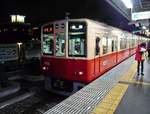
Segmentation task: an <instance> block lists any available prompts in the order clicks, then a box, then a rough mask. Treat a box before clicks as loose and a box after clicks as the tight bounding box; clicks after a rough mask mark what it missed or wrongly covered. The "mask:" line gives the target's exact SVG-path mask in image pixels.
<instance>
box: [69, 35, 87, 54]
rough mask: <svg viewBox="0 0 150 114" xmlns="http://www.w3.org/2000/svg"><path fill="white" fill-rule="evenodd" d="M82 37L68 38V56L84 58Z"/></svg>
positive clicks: (83, 40)
mask: <svg viewBox="0 0 150 114" xmlns="http://www.w3.org/2000/svg"><path fill="white" fill-rule="evenodd" d="M81 37H82V36H78V35H76V36H72V35H71V36H70V39H69V56H81V57H82V56H85V39H83V38H81Z"/></svg>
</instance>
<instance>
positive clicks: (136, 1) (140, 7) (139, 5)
mask: <svg viewBox="0 0 150 114" xmlns="http://www.w3.org/2000/svg"><path fill="white" fill-rule="evenodd" d="M143 11H150V0H133V12H143Z"/></svg>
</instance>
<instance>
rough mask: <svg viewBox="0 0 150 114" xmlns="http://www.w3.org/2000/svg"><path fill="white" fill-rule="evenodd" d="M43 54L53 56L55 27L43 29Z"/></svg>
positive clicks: (49, 26) (50, 26)
mask: <svg viewBox="0 0 150 114" xmlns="http://www.w3.org/2000/svg"><path fill="white" fill-rule="evenodd" d="M42 39H43V44H42V45H43V46H42V52H43V54H48V55H53V50H54V34H53V25H48V26H45V27H43V36H42Z"/></svg>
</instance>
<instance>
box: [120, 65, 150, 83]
mask: <svg viewBox="0 0 150 114" xmlns="http://www.w3.org/2000/svg"><path fill="white" fill-rule="evenodd" d="M136 67H137V63H136V62H134V63H133V65H132V66H131V68H130V70H129V72H127V73H126V74H125V75H124V76H122V78H121V79H120V81H119V82H120V83H127V84H142V85H150V83H148V82H143V77H141V78H140V79H138V80H137V79H136V78H137V77H134V76H135V74H136V70H137V69H136Z"/></svg>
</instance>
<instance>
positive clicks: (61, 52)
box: [55, 32, 66, 57]
mask: <svg viewBox="0 0 150 114" xmlns="http://www.w3.org/2000/svg"><path fill="white" fill-rule="evenodd" d="M57 36H58V37H57ZM57 38H58V42H57ZM62 38H63V40H62ZM57 44H58V45H57ZM65 45H66V40H65V33H64V32H56V33H55V56H56V57H64V56H65V55H66V46H65Z"/></svg>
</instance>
